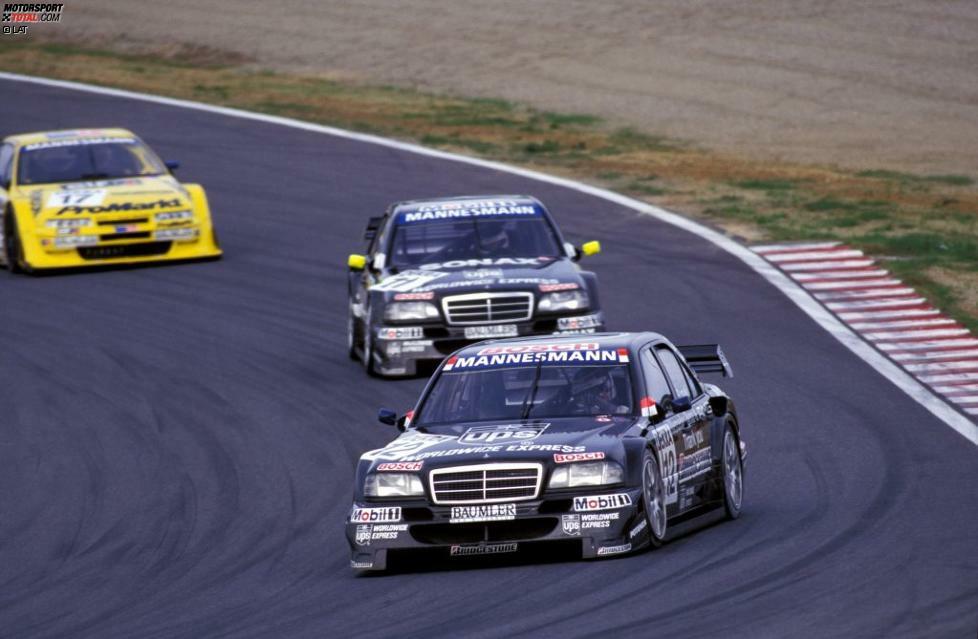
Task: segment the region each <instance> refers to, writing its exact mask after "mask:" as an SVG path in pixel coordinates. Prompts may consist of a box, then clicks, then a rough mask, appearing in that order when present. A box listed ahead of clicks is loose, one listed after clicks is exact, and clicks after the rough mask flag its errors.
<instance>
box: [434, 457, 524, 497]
mask: <svg viewBox="0 0 978 639" xmlns="http://www.w3.org/2000/svg"><path fill="white" fill-rule="evenodd" d="M542 475H543V469H542V467H541V466H540V464H480V465H476V466H456V467H453V468H436V469H435V470H432V471H431V474H430V482H431V495H432V497H433V498H434V501H435V503H436V504H478V503H482V504H488V503H494V502H504V501H520V500H525V499H533V498H534V497H536V496H537V494H539V492H540V479H541V477H542Z"/></svg>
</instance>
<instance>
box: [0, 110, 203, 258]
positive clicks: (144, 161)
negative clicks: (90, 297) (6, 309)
mask: <svg viewBox="0 0 978 639" xmlns="http://www.w3.org/2000/svg"><path fill="white" fill-rule="evenodd" d="M176 168H177V164H176V163H175V162H170V163H164V162H163V161H161V160H160V159H159V157H157V156H156V154H155V153H153V151H152V150H150V148H149V147H147V146H146V144H144V143H143V141H142V140H140V139H139V138H137V137H136V136H135V135H133V134H132V133H130V132H129V131H126V130H123V129H90V130H80V131H50V132H46V133H27V134H23V135H14V136H10V137H8V138H6V139H4V141H3V144H2V145H0V211H2V215H3V218H2V223H0V235H2V242H0V247H2V248H0V261H2V262H3V263H4V264H6V266H7V268H8V269H10V270H11V271H13V272H15V273H16V272H31V271H35V270H39V269H53V268H65V267H74V266H93V265H100V264H119V263H122V264H125V263H134V262H150V261H158V260H183V259H196V258H217V257H220V255H221V249H220V248H219V247H218V244H217V238H216V237H215V234H214V230H213V229H212V227H211V215H210V209H209V208H208V206H207V197H206V196H205V195H204V189H203V188H201V187H200V185H198V184H180V183H179V182H177V180H176V179H175V178H174V177H173V175H172V174H171V171H172V170H173V169H176Z"/></svg>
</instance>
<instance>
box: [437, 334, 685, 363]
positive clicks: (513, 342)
mask: <svg viewBox="0 0 978 639" xmlns="http://www.w3.org/2000/svg"><path fill="white" fill-rule="evenodd" d="M656 340H665V341H668V340H667V339H666V338H665V337H663V336H662V335H660V334H659V333H653V332H651V331H644V332H636V333H584V334H579V335H536V336H533V337H514V338H506V339H494V340H487V341H484V342H479V343H477V344H472V345H469V346H466V347H465V348H463V349H461V350H459V351H457V353H456V354H457V355H458V356H460V357H471V356H474V355H476V354H477V353H479V352H480V351H482V350H483V349H485V348H486V347H487V346H489V345H492V346H494V347H498V348H506V347H513V348H514V349H517V350H522V349H521V348H520V347H532V346H537V345H539V346H542V345H568V346H569V345H572V344H597V345H598V346H597V347H598V349H601V350H610V349H618V348H627V349H631V350H634V349H638V348H640V347H641V346H644V345H645V344H648V343H649V342H651V341H656ZM592 348H593V347H592ZM527 350H530V349H527Z"/></svg>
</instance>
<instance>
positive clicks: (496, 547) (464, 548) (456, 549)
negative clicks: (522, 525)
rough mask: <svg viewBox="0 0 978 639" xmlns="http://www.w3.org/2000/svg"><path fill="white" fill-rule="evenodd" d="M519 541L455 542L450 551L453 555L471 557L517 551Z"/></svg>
mask: <svg viewBox="0 0 978 639" xmlns="http://www.w3.org/2000/svg"><path fill="white" fill-rule="evenodd" d="M518 548H519V544H517V543H515V542H514V543H506V544H454V545H453V546H452V547H451V550H450V551H449V552H450V554H451V556H452V557H470V556H473V555H498V554H500V553H505V552H516V551H517V549H518Z"/></svg>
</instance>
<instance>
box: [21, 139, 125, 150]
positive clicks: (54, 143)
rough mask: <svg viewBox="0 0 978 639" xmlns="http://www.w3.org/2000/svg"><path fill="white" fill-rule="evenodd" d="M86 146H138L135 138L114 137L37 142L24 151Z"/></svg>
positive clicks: (26, 147)
mask: <svg viewBox="0 0 978 639" xmlns="http://www.w3.org/2000/svg"><path fill="white" fill-rule="evenodd" d="M85 144H136V140H135V139H133V138H114V137H93V138H88V137H83V138H79V139H77V140H51V141H49V142H35V143H34V144H28V145H25V146H24V151H34V150H36V149H52V148H55V147H62V146H82V145H85Z"/></svg>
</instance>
